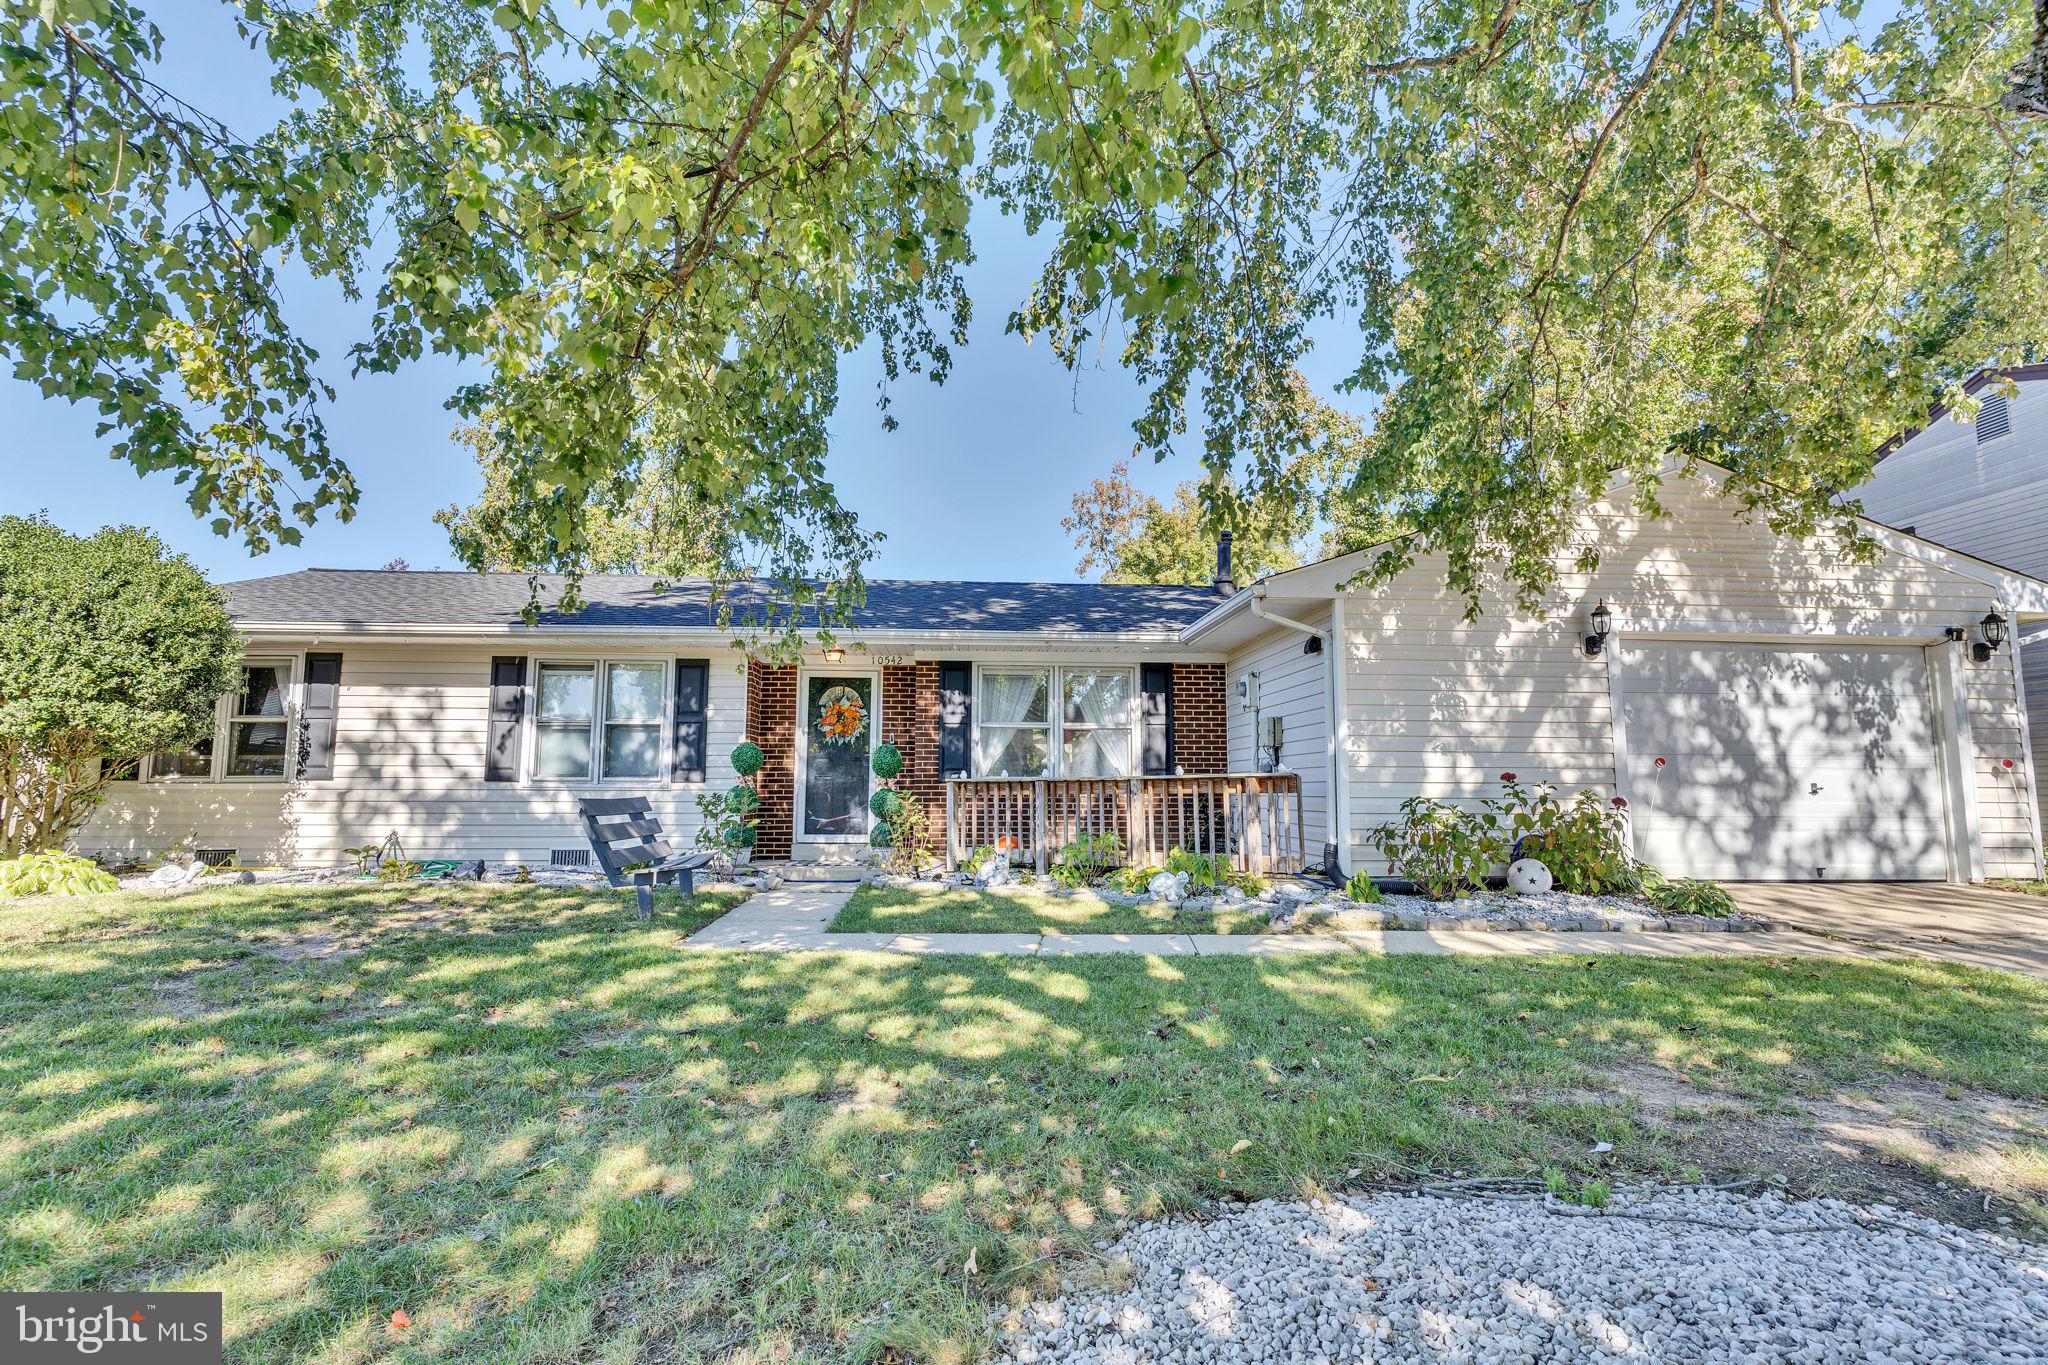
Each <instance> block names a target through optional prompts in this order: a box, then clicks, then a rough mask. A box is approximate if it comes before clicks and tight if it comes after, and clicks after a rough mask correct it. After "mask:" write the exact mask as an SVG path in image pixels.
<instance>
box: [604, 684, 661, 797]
mask: <svg viewBox="0 0 2048 1365" xmlns="http://www.w3.org/2000/svg"><path fill="white" fill-rule="evenodd" d="M604 775H605V776H606V777H659V776H660V775H661V665H660V664H607V665H606V666H605V686H604Z"/></svg>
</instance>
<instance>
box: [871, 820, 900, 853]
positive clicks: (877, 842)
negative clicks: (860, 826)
mask: <svg viewBox="0 0 2048 1365" xmlns="http://www.w3.org/2000/svg"><path fill="white" fill-rule="evenodd" d="M868 842H869V843H870V844H872V845H874V846H875V847H876V848H888V847H889V846H891V845H892V844H894V843H895V842H896V831H895V830H893V829H891V828H890V827H889V826H888V825H887V824H886V823H884V824H879V825H876V826H875V827H874V828H873V829H872V830H870V831H869V832H868Z"/></svg>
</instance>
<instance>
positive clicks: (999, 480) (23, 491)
mask: <svg viewBox="0 0 2048 1365" xmlns="http://www.w3.org/2000/svg"><path fill="white" fill-rule="evenodd" d="M151 8H152V12H153V13H155V14H156V15H157V16H158V22H159V23H160V24H161V25H162V26H163V28H164V29H165V32H166V35H167V38H168V40H169V41H168V42H167V44H166V47H167V51H166V54H165V55H166V67H167V79H166V83H167V84H169V85H171V86H172V88H174V89H179V88H182V89H186V90H191V89H198V90H202V91H205V92H207V97H206V98H205V99H203V100H201V104H202V107H205V108H206V109H207V111H208V112H209V113H212V114H214V115H216V116H218V117H220V118H223V119H225V120H226V121H227V122H228V123H229V124H230V126H232V127H234V128H235V129H236V130H237V131H238V132H241V133H243V134H244V135H249V134H251V133H253V132H254V131H256V130H258V129H259V128H260V127H262V126H264V124H265V123H266V122H267V121H268V120H269V119H270V118H273V117H274V116H275V113H276V110H277V108H278V104H277V101H276V100H275V99H274V98H273V97H271V96H270V94H269V92H268V89H267V87H266V85H265V84H264V80H263V76H262V72H261V70H260V68H259V66H258V64H257V63H256V61H255V59H253V58H252V57H251V56H250V54H249V53H248V52H247V51H245V50H244V49H242V48H241V46H240V45H239V43H238V41H237V40H236V39H235V37H234V35H233V31H232V29H231V27H230V26H229V23H228V20H227V17H226V10H225V7H224V6H222V5H220V4H219V3H217V0H167V3H165V4H163V5H161V6H154V5H153V6H152V7H151ZM243 73H246V76H245V75H244V74H243ZM181 78H182V79H181ZM972 229H973V234H974V239H975V245H976V249H977V252H978V255H979V259H978V261H977V263H976V265H975V267H974V269H973V271H972V273H971V275H970V278H969V284H970V287H971V289H972V290H973V296H974V299H975V305H976V314H975V322H974V326H973V329H972V333H971V340H970V344H969V345H968V346H967V347H965V348H964V349H962V350H960V351H959V352H957V353H956V356H957V358H956V363H955V365H954V369H953V374H952V377H951V378H950V379H949V380H948V381H947V382H946V383H945V384H944V385H943V386H935V385H933V384H932V383H931V382H930V381H929V380H927V379H924V378H922V377H914V378H910V379H907V380H905V381H903V382H901V383H899V384H898V385H897V387H896V389H895V393H894V400H895V401H894V405H893V408H892V411H893V412H894V414H895V416H896V418H897V420H898V422H899V423H900V425H899V426H898V428H897V429H896V430H895V431H894V432H885V431H883V430H882V424H881V418H880V413H879V412H878V411H877V409H876V408H875V406H874V399H875V394H876V390H875V384H876V382H877V381H878V380H879V378H880V366H879V364H878V363H877V361H876V359H875V356H874V355H873V353H872V352H871V351H865V350H864V351H862V352H858V353H856V354H855V355H853V356H851V357H849V358H848V360H847V362H846V366H845V369H844V372H843V375H842V382H841V388H840V394H841V397H840V409H839V412H838V415H837V417H836V419H835V420H834V422H833V424H832V436H833V446H832V454H831V457H830V462H829V466H828V468H829V472H830V475H831V477H832V479H833V481H834V484H835V486H836V487H837V488H838V490H839V495H840V498H841V500H842V501H843V502H844V503H846V505H847V506H849V507H851V508H852V509H853V510H854V511H855V512H856V513H857V514H858V515H859V517H860V519H861V522H862V524H863V525H865V526H867V527H869V528H871V529H874V530H879V531H882V532H884V533H886V535H887V537H888V539H887V540H886V541H885V542H884V543H883V545H882V546H881V553H880V558H879V559H878V560H877V561H876V563H875V564H873V565H872V566H871V567H870V573H871V575H873V576H877V577H901V578H994V579H1071V578H1072V577H1074V565H1075V561H1076V559H1077V558H1078V555H1077V553H1076V552H1075V550H1074V548H1073V546H1072V545H1071V543H1070V542H1069V541H1068V539H1067V537H1066V535H1065V534H1064V533H1063V532H1062V531H1061V530H1060V525H1059V522H1060V518H1061V517H1062V516H1064V515H1066V514H1067V512H1068V510H1069V509H1068V504H1069V500H1070V499H1071V498H1072V497H1073V495H1074V493H1075V492H1077V491H1079V490H1080V489H1082V488H1084V487H1086V486H1087V484H1088V482H1089V481H1090V480H1091V479H1094V478H1097V477H1100V476H1101V475H1103V474H1105V473H1106V472H1107V471H1108V469H1109V467H1110V465H1111V464H1112V463H1113V462H1114V461H1115V460H1117V459H1119V458H1121V457H1123V456H1125V455H1127V454H1128V453H1129V451H1130V449H1131V444H1132V437H1131V429H1130V424H1131V421H1132V419H1133V418H1135V417H1136V416H1137V415H1138V412H1139V410H1140V408H1141V405H1142V395H1141V393H1140V391H1139V389H1138V387H1137V386H1136V385H1135V384H1134V383H1132V382H1131V380H1130V379H1129V378H1128V377H1127V376H1126V375H1124V374H1123V373H1122V372H1121V371H1120V370H1118V369H1117V367H1116V366H1115V364H1114V361H1113V352H1112V357H1111V358H1110V359H1108V360H1106V361H1105V362H1104V364H1103V366H1102V367H1100V368H1095V369H1090V370H1087V371H1084V372H1083V373H1081V374H1079V375H1075V374H1071V373H1069V372H1067V371H1066V370H1064V369H1063V368H1061V367H1060V366H1059V365H1058V364H1057V362H1055V361H1054V360H1053V358H1052V356H1051V354H1050V352H1049V351H1048V350H1047V349H1046V347H1045V346H1044V345H1043V344H1039V345H1031V346H1027V345H1026V344H1025V343H1024V342H1023V341H1021V340H1020V339H1018V338H1016V337H1013V336H1006V335H1004V332H1003V324H1004V321H1005V319H1006V318H1007V316H1008V314H1009V311H1010V309H1011V308H1012V307H1013V306H1014V305H1015V304H1016V303H1017V302H1019V301H1020V300H1022V299H1023V298H1024V297H1025V294H1026V292H1027V291H1028V289H1029V287H1030V285H1031V283H1032V281H1033V280H1034V279H1035V278H1036V276H1037V273H1038V270H1039V268H1040V266H1041V265H1042V260H1043V247H1042V245H1041V244H1040V243H1038V242H1035V241H1033V240H1032V239H1031V238H1030V237H1028V236H1027V235H1026V234H1025V232H1024V230H1023V227H1022V224H1021V223H1020V222H1018V221H1017V220H1015V219H1006V218H1004V217H1003V216H1002V215H1001V214H1000V213H999V212H998V211H997V210H996V209H995V208H994V207H992V206H989V205H983V206H981V207H980V208H979V209H978V210H977V212H976V215H975V218H974V220H973V223H972ZM291 292H292V298H291V302H292V305H293V313H292V316H293V317H294V319H295V320H296V322H297V324H298V325H299V326H300V328H301V329H302V330H303V332H304V333H305V334H306V335H307V336H308V337H309V338H310V339H311V340H312V341H313V343H314V344H315V345H316V346H317V347H318V348H319V350H320V352H321V355H322V369H323V372H324V374H325V376H326V378H327V379H328V380H329V382H330V383H332V384H333V385H334V386H335V388H336V389H337V390H338V392H339V396H338V398H337V400H336V401H335V402H334V403H333V404H332V405H331V406H330V407H329V409H328V411H327V418H328V426H329V434H330V438H331V440H332V442H333V445H334V448H335V450H336V451H337V452H338V453H339V454H340V455H341V456H342V457H343V458H344V459H345V460H346V461H347V463H348V464H349V465H350V467H351V468H352V469H353V470H354V471H355V475H356V480H357V483H358V485H359V487H360V488H361V490H362V500H361V504H360V506H359V508H358V510H357V513H356V516H355V519H354V520H353V521H352V522H349V523H347V524H341V523H338V522H333V521H331V520H324V521H322V522H321V523H320V524H319V525H318V526H316V527H314V528H312V529H310V530H308V531H307V532H306V536H305V543H304V544H303V545H301V546H298V547H285V548H281V549H279V550H276V551H273V552H272V553H270V554H267V555H264V556H262V557H260V558H255V559H252V558H251V557H250V556H249V554H248V553H247V552H246V551H245V550H244V549H243V548H242V547H241V545H240V543H239V542H238V541H233V540H227V539H223V538H221V537H219V536H216V535H214V534H213V533H212V532H211V531H210V530H209V529H208V527H207V526H206V525H205V524H204V523H203V522H201V521H199V520H197V519H196V518H195V517H194V516H193V515H192V513H191V512H190V510H189V509H188V508H187V507H186V506H185V502H184V496H183V493H184V490H183V489H181V488H180V487H179V486H178V485H176V484H175V483H173V482H172V481H171V479H170V478H169V477H168V476H166V475H151V476H148V477H147V478H143V477H139V476H138V475H137V474H136V473H135V472H134V470H133V469H132V467H130V466H128V465H127V464H125V463H116V462H114V461H112V460H110V459H109V458H108V457H107V454H106V445H105V442H104V441H102V440H101V439H99V438H97V437H95V436H94V434H93V427H94V425H95V422H96V420H97V419H96V414H95V413H93V412H92V411H91V410H90V409H86V408H78V407H73V406H71V405H69V404H65V403H62V402H50V401H46V400H44V399H43V398H42V396H41V395H40V393H38V392H37V390H36V389H34V388H33V387H31V386H29V385H27V384H23V383H20V382H19V381H16V380H14V379H12V378H11V377H7V376H5V375H4V373H0V431H4V432H5V433H6V434H7V435H6V439H5V441H4V442H0V512H8V513H25V512H33V511H36V510H38V509H46V510H47V511H48V512H49V514H50V516H51V517H52V519H53V520H55V521H56V522H57V523H58V524H59V525H61V526H63V527H65V528H66V529H68V530H71V531H77V532H86V531H91V530H93V529H96V528H97V527H99V526H101V525H105V524H109V523H122V522H127V523H134V524H138V525H142V526H147V527H149V528H151V529H152V530H154V531H155V532H156V533H157V534H158V535H160V536H161V537H163V539H164V540H165V541H166V542H168V543H169V544H170V545H171V546H172V547H173V548H174V549H177V550H180V551H182V552H184V553H185V554H187V555H189V556H190V557H191V558H192V560H193V561H194V562H195V563H197V564H198V565H199V566H200V567H201V568H202V569H203V570H204V571H205V572H206V573H207V574H208V575H210V576H211V577H213V578H215V579H217V580H222V581H225V580H229V579H234V578H245V577H250V576H253V575H257V574H266V573H285V572H289V571H290V570H293V569H299V568H309V567H314V566H320V567H332V568H376V567H378V566H380V565H382V564H384V563H385V562H386V561H388V560H390V559H392V558H394V557H403V558H404V559H406V560H407V561H409V562H410V563H411V565H412V566H413V567H414V568H437V567H447V568H453V567H458V566H457V565H456V564H455V562H454V559H453V556H452V554H451V553H450V551H449V548H448V542H447V538H446V536H445V535H444V534H443V533H442V531H441V528H440V527H438V526H436V525H435V524H434V523H433V520H432V517H433V513H434V512H435V510H436V509H438V508H441V507H444V506H446V505H448V504H449V503H452V502H462V501H467V500H468V499H469V498H470V497H471V496H473V494H474V493H475V491H476V487H477V478H476V474H475V467H474V465H473V464H472V463H471V461H470V459H469V456H468V454H467V453H466V452H465V451H464V450H462V449H461V448H460V447H458V446H456V445H455V444H454V443H453V442H451V441H450V440H449V439H448V433H449V432H450V430H451V429H452V428H453V426H454V425H455V423H454V420H453V418H452V416H451V414H449V413H448V412H446V411H445V410H443V408H442V403H443V402H444V401H445V400H446V398H447V397H448V395H449V394H450V393H451V392H453V390H454V389H455V387H456V385H457V384H458V383H460V382H461V380H462V371H461V370H460V369H459V368H458V367H457V366H456V365H455V364H454V363H453V362H451V361H449V360H447V359H445V358H443V357H428V358H426V359H424V360H422V361H420V362H419V363H417V364H415V365H413V366H412V367H410V368H409V369H407V370H405V371H403V372H402V373H400V374H398V375H396V376H369V377H365V378H361V379H355V380H351V379H350V377H349V374H348V363H347V358H346V350H347V347H348V344H349V343H350V342H351V341H352V340H355V339H357V338H359V337H360V336H361V335H362V334H363V331H364V321H365V319H366V318H367V316H368V309H367V306H364V305H350V304H349V303H347V301H346V300H344V299H343V298H342V297H341V296H340V294H339V291H337V290H334V289H332V288H331V287H328V286H322V285H318V284H315V283H313V282H308V281H299V282H296V283H295V284H294V285H293V286H292V290H291ZM1355 358H1356V352H1355V348H1353V349H1351V350H1350V351H1349V353H1348V354H1347V349H1346V337H1345V335H1344V330H1343V329H1340V328H1331V329H1328V336H1327V340H1326V343H1325V345H1324V347H1323V349H1322V350H1321V351H1320V352H1319V353H1318V354H1317V355H1315V356H1313V357H1311V363H1310V364H1309V365H1308V366H1307V367H1306V369H1307V370H1308V373H1309V375H1310V378H1311V379H1312V380H1315V381H1316V382H1317V383H1318V385H1319V386H1321V387H1323V388H1324V389H1325V392H1327V391H1328V388H1327V386H1328V384H1329V383H1330V382H1331V381H1333V380H1334V379H1335V378H1336V377H1337V376H1339V375H1341V374H1343V373H1345V372H1346V371H1347V370H1348V369H1349V367H1350V362H1351V361H1352V360H1355ZM1347 406H1349V404H1347ZM1197 442H1198V438H1191V439H1190V440H1189V442H1188V444H1187V445H1186V447H1185V450H1186V453H1185V454H1182V455H1179V456H1177V457H1175V458H1174V459H1172V460H1169V461H1168V462H1166V463H1164V464H1161V465H1154V464H1152V463H1151V462H1150V461H1149V460H1139V461H1134V464H1133V474H1134V476H1135V477H1136V479H1137V481H1138V482H1139V484H1140V485H1141V486H1142V487H1145V488H1147V489H1148V490H1151V491H1153V492H1155V493H1158V494H1161V495H1164V494H1166V493H1168V492H1169V491H1170V490H1171V489H1172V487H1173V486H1174V484H1175V483H1177V482H1179V481H1180V480H1182V479H1186V478H1190V477H1193V476H1194V475H1195V474H1196V473H1197V472H1199V466H1198V460H1199V445H1198V443H1197Z"/></svg>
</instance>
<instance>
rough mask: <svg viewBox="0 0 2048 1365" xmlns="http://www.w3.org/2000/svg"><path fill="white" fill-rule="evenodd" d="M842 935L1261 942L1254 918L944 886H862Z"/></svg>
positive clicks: (842, 919) (1259, 919)
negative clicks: (1241, 938)
mask: <svg viewBox="0 0 2048 1365" xmlns="http://www.w3.org/2000/svg"><path fill="white" fill-rule="evenodd" d="M831 927H832V928H833V929H834V930H836V931H838V932H840V933H901V934H1012V933H1014V934H1040V933H1049V934H1258V933H1263V932H1265V929H1266V917H1265V916H1264V915H1259V914H1254V913H1252V912H1251V911H1248V910H1228V909H1216V910H1195V911H1187V912H1184V913H1178V914H1177V913H1175V912H1174V911H1171V910H1168V909H1166V908H1165V907H1164V906H1160V905H1130V906H1125V905H1107V904H1104V903H1103V902H1101V901H1098V900H1095V899H1093V898H1092V897H1090V898H1081V897H1076V898H1074V899H1072V900H1069V899H1066V898H1064V897H1060V896H1048V895H1046V894H1044V893H1043V892H1038V891H1025V890H1013V889H1007V888H1005V889H997V890H991V891H979V890H969V889H966V888H956V887H942V886H917V887H900V886H863V887H862V888H861V889H860V890H858V891H856V892H854V893H853V899H852V900H850V901H848V902H847V903H846V908H845V909H843V910H841V911H840V912H839V914H838V916H837V917H836V918H835V919H834V920H833V921H832V924H831Z"/></svg>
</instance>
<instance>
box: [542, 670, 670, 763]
mask: <svg viewBox="0 0 2048 1365" xmlns="http://www.w3.org/2000/svg"><path fill="white" fill-rule="evenodd" d="M667 687H668V669H667V666H666V665H664V664H660V663H656V662H653V661H632V660H617V661H614V660H596V661H593V662H590V663H543V664H541V665H540V674H539V685H538V686H537V687H536V689H535V693H536V706H535V709H534V717H533V731H534V746H533V776H534V779H535V780H536V781H542V782H590V781H604V780H611V779H638V780H641V781H659V780H660V779H661V776H662V765H661V754H662V733H663V730H664V728H665V724H666V720H665V718H666V716H667V695H668V694H667Z"/></svg>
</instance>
